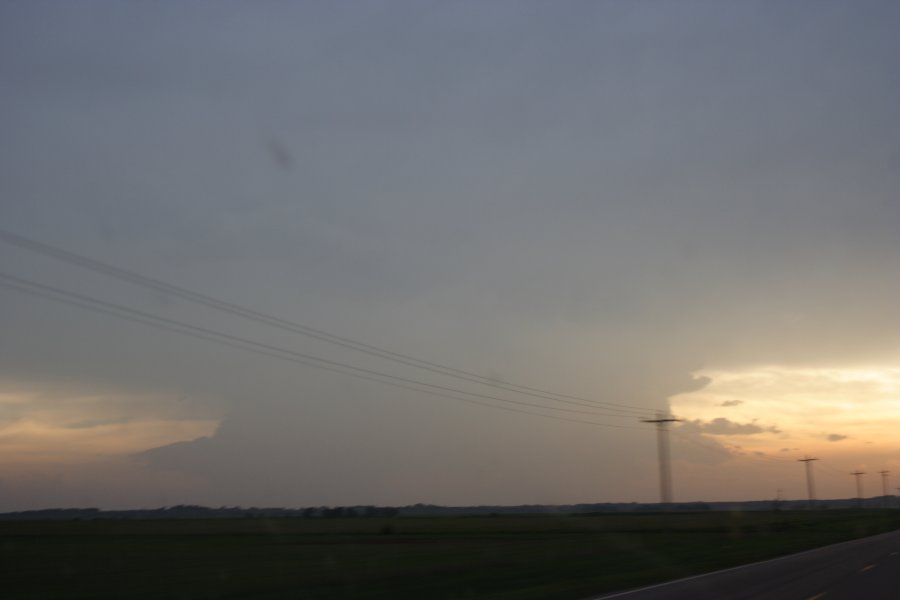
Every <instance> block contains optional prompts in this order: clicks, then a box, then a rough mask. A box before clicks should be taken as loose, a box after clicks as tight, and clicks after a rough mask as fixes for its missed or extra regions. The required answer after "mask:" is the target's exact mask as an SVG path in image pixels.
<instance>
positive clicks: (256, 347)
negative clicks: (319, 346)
mask: <svg viewBox="0 0 900 600" xmlns="http://www.w3.org/2000/svg"><path fill="white" fill-rule="evenodd" d="M0 285H3V286H4V287H7V288H12V289H16V290H18V291H23V292H26V293H32V294H33V295H39V296H42V297H44V298H49V299H53V300H57V301H60V302H64V303H66V304H71V305H75V306H79V307H81V308H88V309H91V310H96V311H97V312H102V313H104V314H107V315H112V316H118V317H121V318H125V319H127V320H131V321H137V322H140V323H143V324H146V325H153V326H160V327H161V328H163V329H166V330H169V331H174V332H177V333H183V334H187V335H192V336H194V337H200V338H202V339H205V340H208V341H215V342H221V343H225V345H229V346H232V347H239V348H241V349H244V350H250V351H253V352H257V353H260V354H265V355H267V356H272V357H276V358H280V359H283V360H288V361H291V362H295V363H299V364H303V365H307V366H311V367H317V368H322V369H325V370H329V371H335V372H339V373H342V374H345V375H353V376H357V377H360V378H363V379H372V380H375V381H379V382H381V383H388V384H390V385H398V384H396V383H393V382H401V383H403V384H409V385H407V386H399V385H398V387H406V388H408V389H414V390H415V391H421V392H427V393H432V394H435V395H442V396H446V395H447V394H444V392H452V393H454V394H463V395H466V396H471V397H474V398H480V399H483V400H494V401H498V402H505V403H508V404H515V405H519V406H527V407H530V408H538V409H542V410H552V411H561V412H568V413H577V414H586V415H593V416H601V417H613V418H628V417H625V416H623V415H619V414H610V413H600V412H596V411H585V410H577V409H570V408H561V407H557V406H547V405H542V404H536V403H531V402H524V401H520V400H513V399H510V398H502V397H499V396H491V395H487V394H479V393H477V392H469V391H466V390H460V389H456V388H452V387H448V386H442V385H438V384H433V383H428V382H424V381H419V380H415V379H410V378H406V377H401V376H397V375H393V374H390V373H383V372H380V371H375V370H372V369H365V368H362V367H357V366H354V365H349V364H346V363H341V362H339V361H334V360H330V359H326V358H321V357H318V356H314V355H310V354H305V353H302V352H295V351H293V350H288V349H286V348H279V347H277V346H273V345H270V344H266V343H262V342H257V341H253V340H249V339H247V338H243V337H239V336H235V335H231V334H227V333H223V332H220V331H216V330H213V329H209V328H206V327H200V326H197V325H192V324H190V323H185V322H183V321H177V320H174V319H169V318H166V317H161V316H158V315H154V314H152V313H147V312H144V311H140V310H136V309H133V308H129V307H126V306H122V305H118V304H114V303H112V302H107V301H105V300H100V299H98V298H93V297H91V296H86V295H84V294H79V293H76V292H71V291H68V290H63V289H61V288H57V287H54V286H50V285H46V284H42V283H39V282H35V281H31V280H28V279H25V278H22V277H17V276H15V275H9V274H5V273H0ZM385 380H390V381H385ZM411 386H422V387H424V388H429V390H438V392H439V393H438V392H430V391H429V390H425V389H421V388H413V387H411ZM453 398H454V399H456V400H463V399H461V398H457V397H453ZM465 401H471V400H470V399H465ZM473 402H474V401H473ZM474 403H477V404H483V405H488V406H494V407H495V408H501V407H497V406H496V405H491V404H488V403H485V402H474ZM503 408H506V407H503ZM528 414H535V415H536V413H528ZM537 416H547V417H550V416H551V415H537ZM554 418H558V417H554ZM564 420H573V419H564ZM578 422H584V421H580V420H579V421H578ZM590 424H593V425H603V426H610V427H626V426H619V425H612V424H603V423H597V422H590ZM634 428H635V429H640V428H638V427H634Z"/></svg>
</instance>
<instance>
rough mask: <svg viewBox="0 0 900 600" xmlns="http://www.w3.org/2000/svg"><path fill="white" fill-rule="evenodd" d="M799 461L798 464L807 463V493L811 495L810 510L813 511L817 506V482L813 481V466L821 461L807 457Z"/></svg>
mask: <svg viewBox="0 0 900 600" xmlns="http://www.w3.org/2000/svg"><path fill="white" fill-rule="evenodd" d="M797 460H798V462H802V463H806V491H807V492H808V494H809V508H810V510H812V509H813V508H814V507H815V505H816V482H815V481H813V471H812V464H813V462H814V461H817V460H819V459H818V458H812V457H810V456H807V457H806V458H800V459H797Z"/></svg>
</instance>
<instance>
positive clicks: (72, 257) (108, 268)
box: [0, 230, 655, 416]
mask: <svg viewBox="0 0 900 600" xmlns="http://www.w3.org/2000/svg"><path fill="white" fill-rule="evenodd" d="M0 242H4V243H6V244H10V245H13V246H16V247H19V248H23V249H26V250H30V251H32V252H36V253H39V254H42V255H44V256H49V257H51V258H55V259H57V260H60V261H63V262H67V263H70V264H74V265H77V266H80V267H82V268H86V269H89V270H92V271H94V272H97V273H101V274H103V275H106V276H109V277H114V278H116V279H120V280H123V281H128V282H130V283H132V284H135V285H139V286H143V287H146V288H150V289H153V290H155V291H157V292H163V293H166V294H171V295H173V296H177V297H179V298H182V299H185V300H188V301H191V302H195V303H197V304H201V305H203V306H206V307H208V308H213V309H216V310H220V311H223V312H227V313H230V314H232V315H236V316H239V317H242V318H245V319H249V320H252V321H256V322H259V323H264V324H266V325H269V326H270V327H274V328H277V329H282V330H287V331H291V332H293V333H297V334H300V335H305V336H308V337H311V338H314V339H317V340H320V341H324V342H328V343H331V344H335V345H337V346H341V347H344V348H348V349H352V350H355V351H358V352H364V353H366V354H370V355H373V356H378V357H380V358H383V359H386V360H391V361H394V362H397V363H399V364H403V365H406V366H411V367H415V368H418V369H423V370H426V371H430V372H433V373H438V374H441V375H445V376H449V377H455V378H457V379H462V380H465V381H469V382H471V383H477V384H480V385H485V386H490V387H493V388H496V389H502V390H506V391H510V392H515V393H519V394H523V395H528V396H532V397H535V398H541V399H544V400H551V401H554V402H561V403H567V404H576V405H581V406H587V405H596V406H599V407H602V408H604V409H605V410H610V411H617V412H622V413H630V414H633V415H641V416H643V415H646V414H648V413H651V412H653V410H655V409H650V408H646V409H645V408H641V407H635V406H629V405H626V404H619V403H615V402H607V401H603V400H595V399H591V398H587V397H583V396H575V395H570V394H563V393H559V392H552V391H548V390H544V389H541V388H536V387H532V386H527V385H521V384H517V383H511V382H505V381H504V382H499V381H496V380H494V379H492V378H490V377H485V376H483V375H479V374H477V373H472V372H470V371H464V370H462V369H457V368H454V367H449V366H446V365H441V364H439V363H435V362H431V361H427V360H424V359H421V358H415V357H413V356H409V355H406V354H401V353H399V352H394V351H391V350H387V349H385V348H381V347H379V346H374V345H372V344H366V343H364V342H360V341H357V340H354V339H351V338H347V337H343V336H339V335H335V334H332V333H328V332H327V331H323V330H321V329H316V328H313V327H308V326H306V325H302V324H300V323H297V322H294V321H290V320H287V319H284V318H281V317H276V316H272V315H268V314H265V313H263V312H260V311H257V310H254V309H251V308H246V307H243V306H240V305H237V304H233V303H231V302H227V301H224V300H220V299H218V298H214V297H212V296H208V295H206V294H203V293H200V292H195V291H193V290H189V289H187V288H183V287H181V286H177V285H174V284H171V283H167V282H164V281H161V280H159V279H154V278H151V277H147V276H145V275H141V274H140V273H137V272H135V271H130V270H128V269H123V268H120V267H116V266H113V265H110V264H107V263H104V262H101V261H98V260H95V259H92V258H89V257H86V256H82V255H80V254H76V253H74V252H71V251H68V250H64V249H62V248H59V247H56V246H52V245H50V244H46V243H44V242H39V241H37V240H33V239H30V238H26V237H24V236H21V235H18V234H15V233H11V232H7V231H3V230H0Z"/></svg>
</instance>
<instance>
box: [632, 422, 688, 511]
mask: <svg viewBox="0 0 900 600" xmlns="http://www.w3.org/2000/svg"><path fill="white" fill-rule="evenodd" d="M641 420H642V421H643V422H644V423H655V424H656V448H657V450H658V452H659V501H660V503H661V504H662V505H663V507H664V508H667V507H668V506H669V505H670V504H671V503H672V466H671V464H669V423H674V422H676V421H681V419H676V418H675V417H673V416H671V415H668V416H667V415H664V414H663V413H661V412H658V413H656V418H655V419H641Z"/></svg>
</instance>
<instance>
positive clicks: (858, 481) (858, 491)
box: [850, 469, 866, 508]
mask: <svg viewBox="0 0 900 600" xmlns="http://www.w3.org/2000/svg"><path fill="white" fill-rule="evenodd" d="M850 474H851V475H853V476H854V477H856V505H857V506H858V507H859V508H862V498H863V492H862V476H863V475H865V474H866V472H865V471H860V470H858V469H857V470H856V471H853V472H852V473H850Z"/></svg>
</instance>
